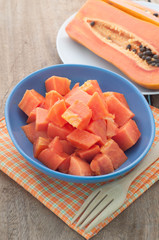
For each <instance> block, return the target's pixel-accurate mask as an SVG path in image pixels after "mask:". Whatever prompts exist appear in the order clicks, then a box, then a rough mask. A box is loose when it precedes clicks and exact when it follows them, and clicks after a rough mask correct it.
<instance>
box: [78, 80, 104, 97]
mask: <svg viewBox="0 0 159 240" xmlns="http://www.w3.org/2000/svg"><path fill="white" fill-rule="evenodd" d="M80 88H81V89H82V90H83V91H85V92H87V93H88V94H90V95H93V93H95V92H98V93H99V95H100V96H102V95H103V93H102V90H101V88H100V86H99V84H98V82H97V80H87V81H86V82H84V84H83V85H82V86H81V87H80ZM102 97H103V96H102Z"/></svg>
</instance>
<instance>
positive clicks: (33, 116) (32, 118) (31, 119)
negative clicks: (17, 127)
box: [26, 108, 36, 123]
mask: <svg viewBox="0 0 159 240" xmlns="http://www.w3.org/2000/svg"><path fill="white" fill-rule="evenodd" d="M35 120H36V108H34V109H33V110H32V111H31V113H30V114H29V116H28V118H27V121H26V122H27V123H31V122H35Z"/></svg>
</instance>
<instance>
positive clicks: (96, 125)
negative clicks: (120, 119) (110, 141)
mask: <svg viewBox="0 0 159 240" xmlns="http://www.w3.org/2000/svg"><path fill="white" fill-rule="evenodd" d="M87 131H89V132H91V133H93V134H95V135H97V136H99V137H101V144H102V145H104V144H105V143H106V141H107V128H106V122H105V120H104V119H98V120H96V121H92V122H91V123H90V124H89V125H88V127H87Z"/></svg>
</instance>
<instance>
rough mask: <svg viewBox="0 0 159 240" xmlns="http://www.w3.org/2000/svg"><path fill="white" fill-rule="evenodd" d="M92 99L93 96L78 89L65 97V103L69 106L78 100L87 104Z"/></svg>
mask: <svg viewBox="0 0 159 240" xmlns="http://www.w3.org/2000/svg"><path fill="white" fill-rule="evenodd" d="M90 98H91V96H90V95H89V94H88V93H86V92H84V91H83V90H81V89H80V88H78V87H76V88H74V89H73V90H71V91H70V92H69V94H68V95H66V96H65V102H66V104H67V105H68V106H70V105H72V104H73V103H74V102H75V101H77V100H79V101H82V102H84V103H85V104H87V103H88V102H89V100H90Z"/></svg>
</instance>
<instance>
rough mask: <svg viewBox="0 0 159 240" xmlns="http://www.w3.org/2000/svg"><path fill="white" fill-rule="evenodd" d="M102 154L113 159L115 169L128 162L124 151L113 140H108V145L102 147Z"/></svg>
mask: <svg viewBox="0 0 159 240" xmlns="http://www.w3.org/2000/svg"><path fill="white" fill-rule="evenodd" d="M101 152H102V153H104V154H105V155H107V156H108V157H109V158H110V159H111V161H112V164H113V167H114V169H117V168H118V167H120V166H121V165H122V164H123V163H124V162H125V161H126V160H127V156H126V155H125V153H124V151H123V150H122V149H121V148H120V147H119V145H118V144H117V143H116V142H115V141H114V140H113V139H109V140H107V142H106V144H105V145H104V146H102V147H101Z"/></svg>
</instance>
